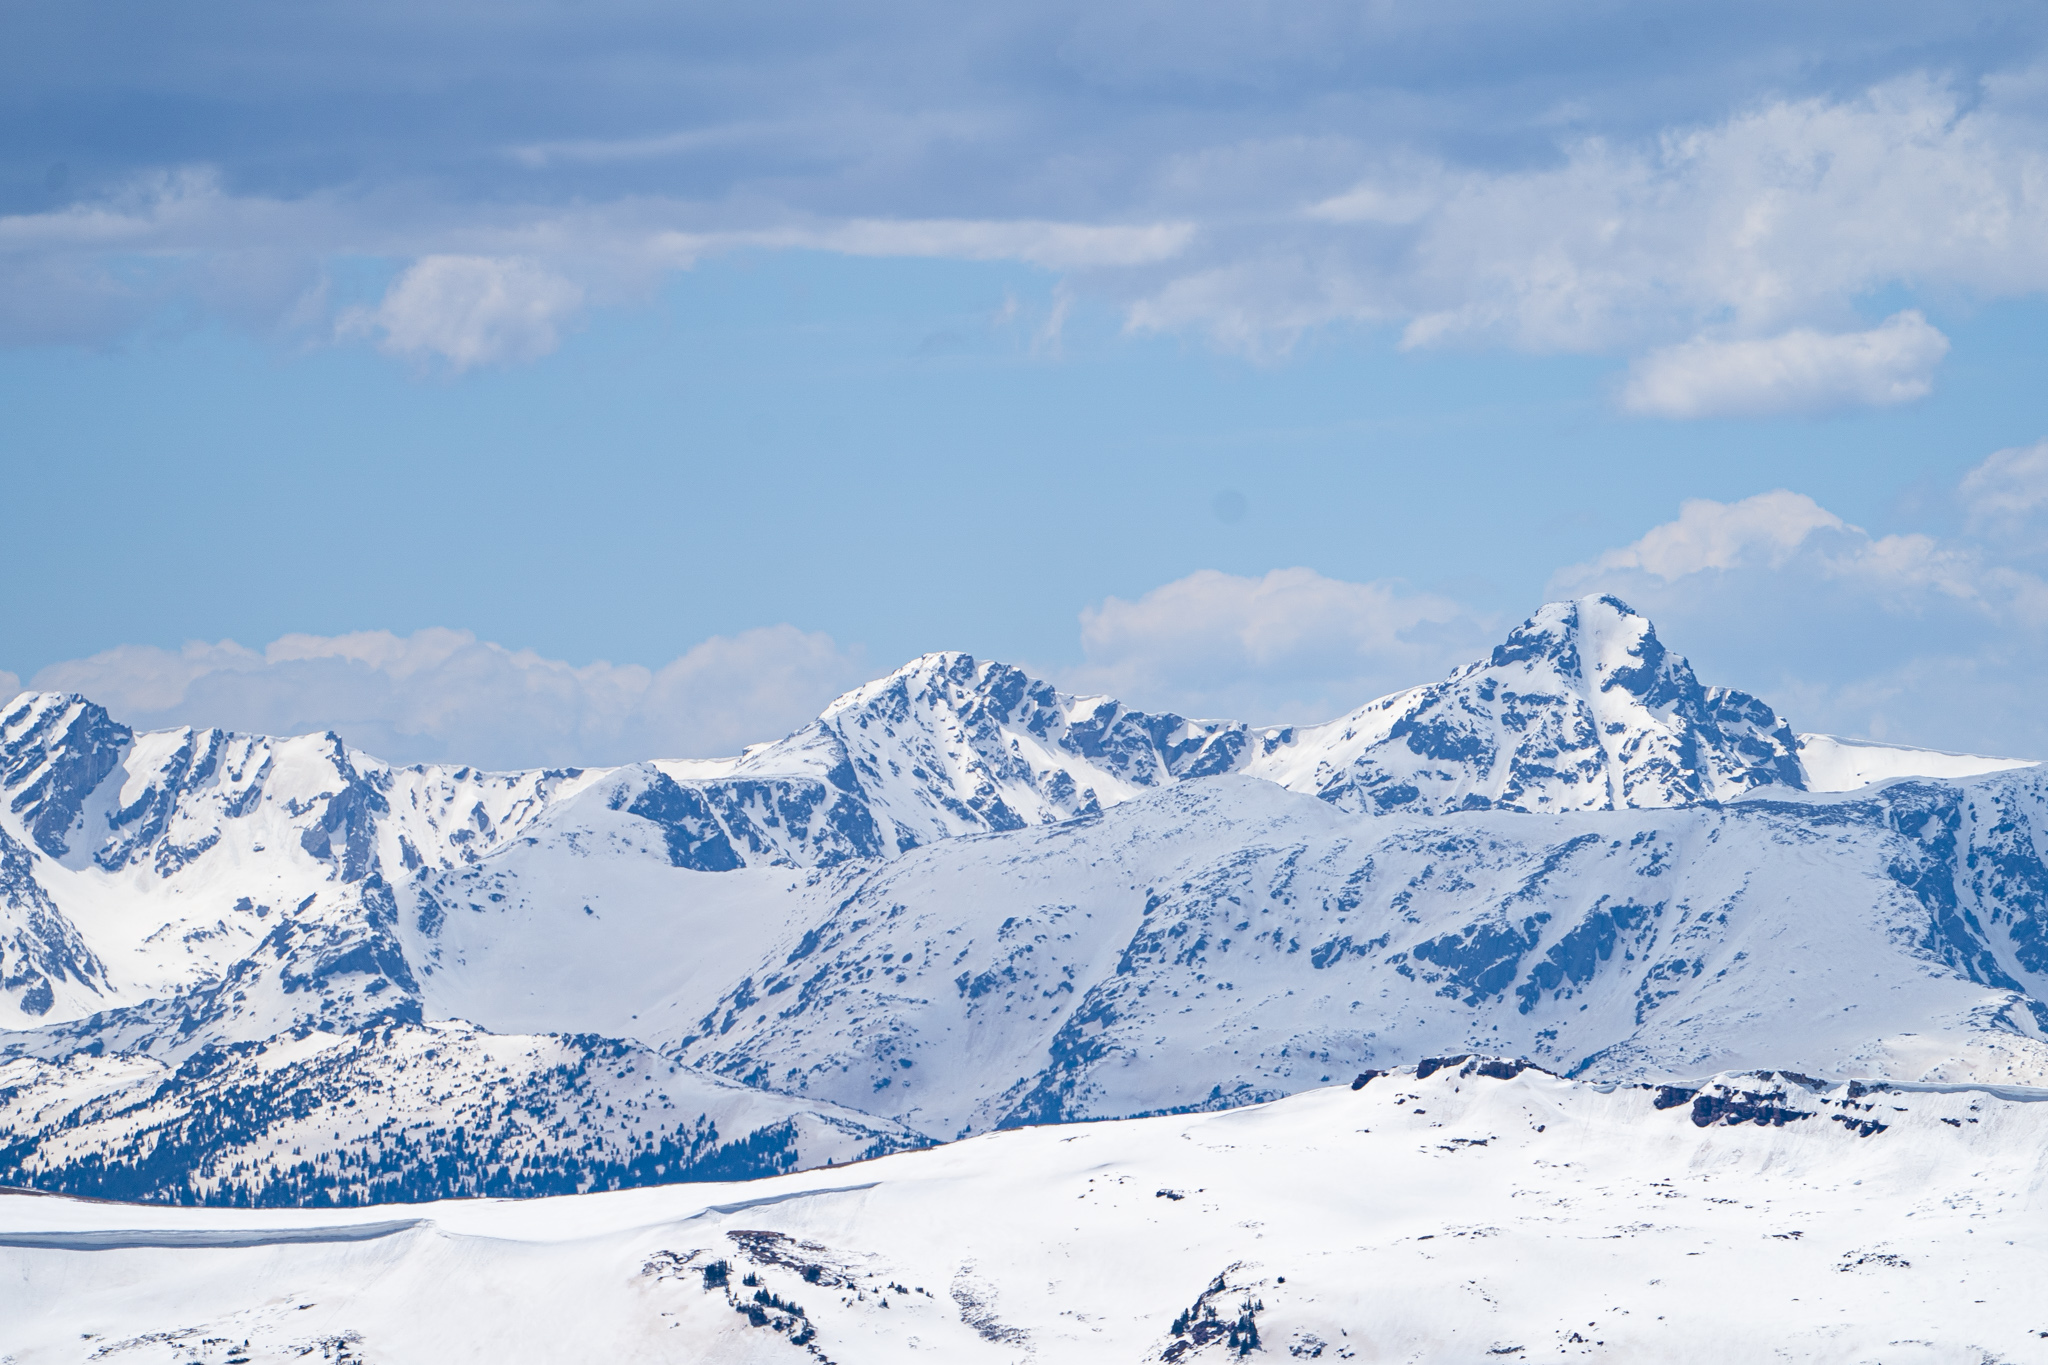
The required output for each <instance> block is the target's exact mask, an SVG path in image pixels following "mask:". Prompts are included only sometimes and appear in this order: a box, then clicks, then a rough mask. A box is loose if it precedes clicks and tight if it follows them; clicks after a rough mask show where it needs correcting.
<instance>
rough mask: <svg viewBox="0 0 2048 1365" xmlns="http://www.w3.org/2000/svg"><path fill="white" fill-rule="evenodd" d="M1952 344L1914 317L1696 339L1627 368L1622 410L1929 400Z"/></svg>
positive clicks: (1739, 412)
mask: <svg viewBox="0 0 2048 1365" xmlns="http://www.w3.org/2000/svg"><path fill="white" fill-rule="evenodd" d="M1947 354H1948V338H1947V337H1945V336H1943V335H1942V334H1941V333H1940V332H1939V331H1937V330H1935V328H1934V327H1932V326H1931V325H1929V323H1928V321H1927V319H1926V318H1925V317H1923V316H1922V315H1921V314H1920V313H1918V312H1916V311H1913V310H1910V309H1909V310H1907V311H1905V312H1901V313H1895V314H1893V315H1892V316H1891V317H1889V318H1886V319H1885V320H1884V322H1883V323H1881V324H1879V325H1878V326H1877V327H1874V328H1872V329H1870V330H1869V331H1865V332H1840V333H1835V334H1829V333H1825V332H1817V331H1815V330H1813V329H1812V328H1810V327H1798V328H1794V329H1793V330H1791V331H1789V332H1785V333H1782V334H1781V335H1778V336H1774V337H1765V338H1762V339H1759V340H1750V341H1715V340H1710V339H1707V338H1703V337H1702V338H1695V339H1694V340H1692V341H1687V342H1682V343H1680V344H1679V345H1676V346H1665V347H1660V348H1658V349H1657V350H1654V351H1651V352H1650V353H1649V354H1648V355H1645V356H1643V357H1642V358H1641V359H1640V360H1637V361H1636V362H1635V363H1634V364H1633V365H1631V366H1630V367H1629V377H1628V383H1627V384H1626V386H1625V387H1624V388H1623V389H1622V393H1621V405H1622V407H1624V408H1626V409H1627V410H1629V411H1630V412H1639V413H1646V414H1649V415H1651V416H1656V417H1680V418H1692V417H1763V416H1773V415H1777V414H1780V413H1795V412H1796V413H1819V412H1828V411H1833V410H1836V409H1840V408H1848V407H1891V406H1893V405H1895V404H1898V403H1905V402H1910V401H1911V400H1913V399H1915V398H1924V397H1926V396H1927V395H1928V393H1930V392H1931V391H1932V390H1933V388H1934V368H1935V366H1937V365H1939V364H1940V363H1941V359H1942V357H1943V356H1945V355H1947Z"/></svg>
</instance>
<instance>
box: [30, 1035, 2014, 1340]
mask: <svg viewBox="0 0 2048 1365" xmlns="http://www.w3.org/2000/svg"><path fill="white" fill-rule="evenodd" d="M1423 1073H1426V1074H1423ZM2044 1100H2048V1092H2043V1091H2035V1090H2024V1089H2013V1088H1998V1087H1988V1088H1987V1087H1976V1088H1971V1087H1919V1088H1901V1087H1885V1086H1882V1085H1878V1086H1863V1085H1855V1084H1841V1083H1836V1084H1823V1083H1820V1082H1810V1081H1807V1080H1805V1079H1803V1078H1796V1077H1787V1076H1784V1075H1782V1074H1778V1075H1723V1076H1720V1077H1716V1078H1714V1079H1713V1080H1711V1081H1708V1082H1704V1083H1692V1084H1688V1085H1686V1086H1682V1087H1675V1086H1664V1087H1656V1086H1609V1085H1594V1084H1590V1083H1585V1082H1573V1081H1568V1080H1564V1079H1561V1078H1558V1077H1555V1076H1552V1075H1548V1074H1546V1073H1543V1072H1541V1071H1536V1070H1528V1069H1520V1068H1518V1067H1517V1066H1516V1065H1515V1064H1513V1063H1503V1062H1499V1061H1493V1060H1486V1059H1480V1058H1461V1059H1457V1060H1454V1061H1451V1062H1450V1063H1449V1064H1447V1065H1428V1066H1424V1067H1421V1068H1414V1067H1410V1068H1402V1069H1400V1070H1396V1071H1394V1072H1392V1073H1391V1074H1383V1075H1377V1076H1374V1077H1372V1078H1371V1079H1370V1080H1369V1081H1367V1083H1365V1084H1364V1085H1363V1086H1362V1087H1360V1088H1356V1089H1354V1088H1351V1087H1350V1086H1348V1085H1336V1086H1332V1087H1328V1088H1323V1089H1317V1090H1313V1091H1309V1092H1307V1093H1303V1094H1299V1095H1296V1096H1294V1097H1292V1098H1289V1099H1284V1100H1281V1101H1278V1102H1276V1103H1272V1104H1267V1105H1261V1106H1256V1107H1249V1108H1242V1109H1237V1110H1233V1111H1229V1112H1223V1113H1203V1114H1182V1115H1173V1116H1165V1117H1158V1118H1148V1119H1132V1120H1125V1121H1121V1122H1115V1123H1097V1124H1083V1125H1060V1126H1045V1127H1036V1128H1028V1129H1023V1130H1019V1131H1014V1132H1004V1133H996V1134H990V1135H987V1136H983V1137H977V1138H973V1139H969V1140H967V1141H963V1142H958V1143H954V1144H950V1145H948V1146H945V1147H941V1148H938V1149H934V1150H931V1151H924V1152H917V1153H909V1154H903V1155H896V1156H890V1157H885V1158H882V1159H879V1160H874V1161H869V1162H864V1163H861V1164H858V1165H855V1166H852V1167H849V1168H832V1169H821V1170H814V1171H809V1172H805V1173H803V1174H798V1175H787V1176H780V1177H775V1178H771V1179H765V1180H758V1181H753V1182H749V1183H746V1184H743V1185H712V1184H691V1185H680V1186H665V1187H658V1188H650V1189H640V1190H630V1191H624V1192H620V1193H616V1194H592V1195H582V1196H573V1197H562V1198H544V1199H535V1200H528V1201H491V1200H470V1201H452V1202H442V1203H428V1204H419V1205H413V1206H407V1207H403V1208H393V1207H384V1208H371V1209H360V1210H328V1209H298V1210H227V1209H195V1208H182V1209H181V1208H143V1207H135V1206H125V1205H118V1204H104V1203H93V1202H87V1201H79V1200H72V1199H66V1198H61V1197H54V1196H31V1195H26V1194H5V1195H0V1360H4V1361H6V1362H9V1365H58V1363H59V1362H87V1361H112V1362H119V1363H120V1365H191V1363H192V1362H205V1365H241V1363H243V1362H246V1363H247V1365H267V1363H268V1362H287V1361H291V1362H297V1361H308V1360H326V1361H342V1360H346V1361H358V1362H363V1363H364V1365H408V1363H412V1362H418V1363H419V1365H442V1363H443V1362H459V1361H478V1362H492V1365H517V1362H528V1361H531V1362H549V1363H550V1365H553V1363H554V1362H561V1361H585V1360H587V1361H598V1360H603V1361H627V1360H656V1359H663V1360H667V1359H674V1360H716V1361H720V1362H764V1363H769V1365H772V1363H778V1362H786V1363H787V1365H801V1363H802V1362H805V1361H833V1362H838V1363H839V1365H868V1363H870V1362H871V1363H873V1365H900V1363H901V1362H904V1361H915V1360H922V1359H930V1360H935V1361H990V1362H1005V1363H1006V1365H1007V1363H1008V1362H1018V1363H1019V1365H1022V1363H1023V1362H1033V1363H1034V1365H1036V1363H1037V1362H1046V1361H1076V1362H1098V1361H1102V1362H1107V1361H1123V1362H1140V1361H1176V1362H1193V1361H1202V1360H1212V1361H1222V1360H1235V1359H1240V1358H1243V1356H1244V1355H1245V1354H1247V1353H1250V1354H1252V1355H1253V1356H1254V1358H1262V1359H1313V1360H1325V1361H1338V1360H1356V1361H1453V1360H1455V1361H1482V1360H1521V1361H1531V1360H1574V1361H1575V1360H1613V1361H1626V1362H1636V1361H1657V1362H1701V1363H1702V1365H1705V1363H1706V1362H1713V1365H1724V1362H1727V1361H1731V1360H1736V1361H1750V1360H1797V1361H1812V1362H1836V1361H1839V1362H1843V1365H1861V1363H1862V1362H1880V1361H1881V1362H1886V1363H1887V1365H1918V1363H1919V1362H1930V1363H1931V1362H1971V1365H1977V1363H1978V1362H1984V1361H2001V1362H2013V1363H2014V1365H2018V1363H2019V1362H2034V1361H2048V1300H2044V1299H2043V1297H2042V1295H2041V1293H2040V1285H2041V1283H2042V1278H2043V1272H2044V1270H2048V1218H2044V1217H2043V1212H2044V1210H2043V1207H2042V1195H2043V1177H2044V1173H2048V1103H2043V1101H2044ZM1254 1343H1255V1344H1254Z"/></svg>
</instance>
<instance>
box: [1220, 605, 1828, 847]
mask: <svg viewBox="0 0 2048 1365" xmlns="http://www.w3.org/2000/svg"><path fill="white" fill-rule="evenodd" d="M1250 771H1252V772H1254V773H1257V774H1258V775H1260V776H1265V777H1271V778H1273V779H1274V780H1276V781H1279V782H1282V783H1284V784H1285V785H1287V786H1289V787H1293V788H1295V789H1296V790H1298V791H1313V792H1314V793H1315V794H1316V795H1318V796H1320V797H1322V798H1323V799H1324V800H1326V801H1330V802H1332V803H1334V804H1336V805H1338V806H1340V807H1342V808H1344V809H1348V810H1357V811H1361V812H1390V811H1396V810H1400V811H1413V812H1417V813H1425V812H1427V813H1441V812H1444V811H1452V810H1483V809H1486V808H1489V807H1499V808H1502V809H1507V810H1519V811H1563V810H1614V809H1620V808H1623V807H1630V806H1636V807H1664V806H1684V805H1691V804H1694V803H1696V802H1700V801H1725V800H1730V799H1733V798H1735V797H1739V796H1743V795H1745V794H1747V793H1750V792H1753V791H1755V790H1757V789H1759V788H1764V787H1782V788H1786V789H1790V790H1795V791H1796V790H1802V789H1803V788H1804V786H1805V782H1804V779H1803V777H1802V774H1801V770H1800V766H1799V756H1798V745H1797V741H1796V740H1795V739H1794V737H1793V735H1792V731H1791V728H1790V727H1789V726H1787V725H1786V724H1785V723H1784V722H1783V721H1782V720H1780V719H1779V718H1778V716H1777V714H1776V713H1775V712H1774V711H1772V710H1771V708H1770V707H1769V706H1767V705H1766V704H1764V703H1763V702H1761V701H1759V700H1758V699H1757V698H1755V697H1752V696H1750V695H1748V694H1747V693H1744V692H1737V691H1734V690H1732V689H1729V688H1725V687H1702V686H1701V685H1700V683H1699V680H1698V679H1697V678H1696V677H1694V676H1693V671H1692V666H1691V665H1690V664H1688V663H1687V662H1686V661H1685V660H1684V659H1683V658H1681V657H1680V656H1678V655H1676V654H1673V653H1672V652H1670V651H1669V650H1668V649H1666V648H1665V647H1664V644H1663V642H1662V641H1660V640H1659V639H1658V638H1657V632H1656V630H1655V629H1654V628H1653V627H1652V626H1651V624H1650V622H1649V620H1648V619H1647V618H1645V617H1643V616H1641V615H1639V614H1638V613H1637V612H1636V611H1635V610H1633V609H1632V608H1631V607H1630V606H1629V605H1628V604H1627V603H1626V602H1623V601H1622V600H1621V599H1619V598H1616V597H1583V598H1580V599H1578V600H1577V601H1571V602H1552V603H1550V604H1548V605H1547V606H1545V607H1544V608H1543V609H1542V610H1540V611H1538V612H1537V613H1536V614H1535V615H1534V616H1531V617H1530V618H1529V619H1528V620H1526V621H1524V622H1523V623H1522V624H1521V625H1519V626H1517V627H1516V628H1515V629H1514V630H1513V631H1512V632H1510V633H1509V635H1508V638H1507V639H1506V640H1505V641H1503V642H1502V643H1501V644H1499V645H1498V646H1496V647H1495V648H1494V650H1493V653H1492V654H1491V655H1490V656H1488V657H1487V658H1486V659H1483V660H1481V661H1479V662H1477V663H1473V664H1468V665H1467V666H1465V667H1464V668H1461V669H1459V670H1458V671H1456V672H1455V673H1453V674H1451V676H1450V677H1448V678H1446V679H1445V680H1444V681H1442V682H1440V683H1434V684H1431V685H1430V686H1427V687H1418V688H1413V689H1411V690H1409V691H1407V692H1398V693H1395V694H1394V695H1393V696H1391V697H1383V698H1381V699H1380V700H1379V701H1376V702H1371V703H1369V704H1367V705H1366V706H1363V707H1361V708H1359V709H1358V710H1357V711H1354V712H1353V713H1352V714H1351V715H1349V716H1346V717H1345V718H1343V719H1342V720H1339V721H1336V722H1333V723H1332V724H1330V725H1324V726H1316V727H1314V728H1313V729H1306V730H1301V731H1298V732H1296V733H1295V734H1294V735H1293V736H1291V742H1290V743H1289V744H1288V745H1287V746H1286V747H1285V748H1284V749H1281V750H1277V751H1275V752H1274V753H1272V754H1271V755H1269V756H1264V757H1262V758H1261V759H1257V760H1254V761H1253V763H1252V765H1251V768H1250Z"/></svg>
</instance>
